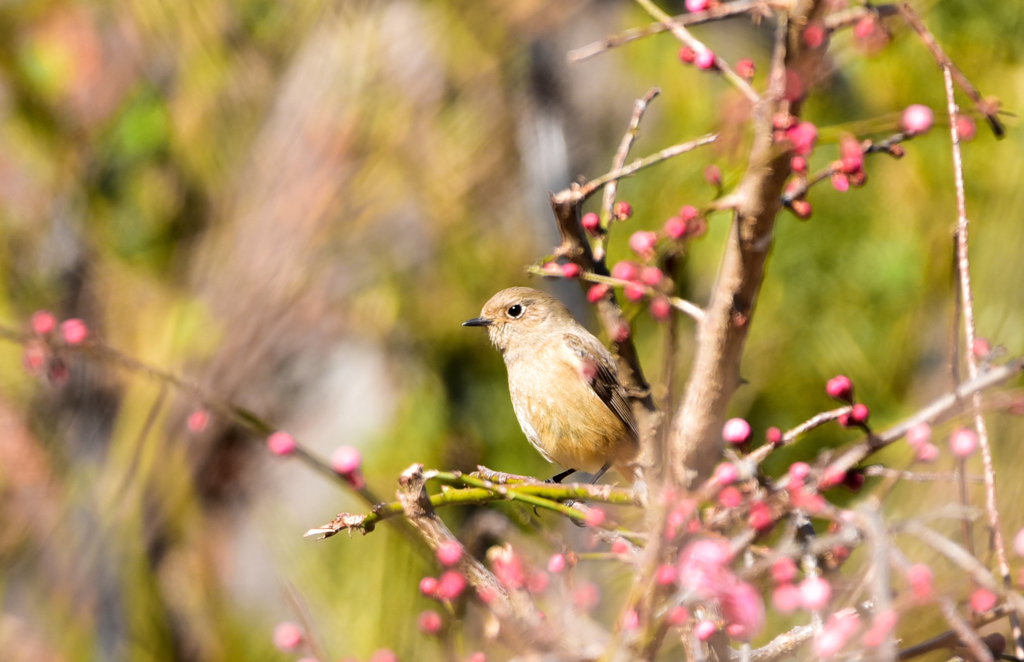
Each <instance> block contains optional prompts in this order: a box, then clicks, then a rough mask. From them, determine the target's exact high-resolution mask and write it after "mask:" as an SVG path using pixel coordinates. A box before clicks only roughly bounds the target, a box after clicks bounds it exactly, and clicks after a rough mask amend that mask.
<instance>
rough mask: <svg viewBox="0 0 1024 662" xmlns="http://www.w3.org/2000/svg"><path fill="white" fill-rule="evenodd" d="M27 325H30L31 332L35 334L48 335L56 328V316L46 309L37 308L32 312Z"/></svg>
mask: <svg viewBox="0 0 1024 662" xmlns="http://www.w3.org/2000/svg"><path fill="white" fill-rule="evenodd" d="M29 325H30V326H31V327H32V332H33V333H35V334H36V335H40V336H48V335H50V334H51V333H53V330H54V329H56V328H57V318H55V317H54V316H53V313H51V312H50V311H48V310H37V311H36V312H34V313H32V319H31V320H30V321H29Z"/></svg>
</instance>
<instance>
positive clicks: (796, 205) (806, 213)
mask: <svg viewBox="0 0 1024 662" xmlns="http://www.w3.org/2000/svg"><path fill="white" fill-rule="evenodd" d="M789 208H790V209H791V210H792V211H793V213H794V214H795V215H796V217H797V218H800V219H808V218H810V217H811V214H813V213H814V208H813V207H811V203H809V202H807V201H806V200H793V201H792V202H790V203H789Z"/></svg>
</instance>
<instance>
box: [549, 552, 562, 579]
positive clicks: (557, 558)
mask: <svg viewBox="0 0 1024 662" xmlns="http://www.w3.org/2000/svg"><path fill="white" fill-rule="evenodd" d="M563 570H565V555H563V554H552V555H551V558H549V559H548V572H550V573H552V574H556V573H559V572H562V571H563Z"/></svg>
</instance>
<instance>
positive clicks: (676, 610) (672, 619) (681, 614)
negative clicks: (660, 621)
mask: <svg viewBox="0 0 1024 662" xmlns="http://www.w3.org/2000/svg"><path fill="white" fill-rule="evenodd" d="M688 620H690V612H689V611H687V609H686V607H684V606H683V605H678V606H676V607H673V608H672V610H671V611H669V612H668V622H669V623H671V624H672V625H682V624H683V623H685V622H686V621H688Z"/></svg>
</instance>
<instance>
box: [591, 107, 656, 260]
mask: <svg viewBox="0 0 1024 662" xmlns="http://www.w3.org/2000/svg"><path fill="white" fill-rule="evenodd" d="M659 94H661V90H660V89H659V88H657V87H652V88H651V89H650V90H648V91H647V94H645V95H643V96H642V97H640V98H639V99H637V100H636V103H635V104H634V105H633V116H632V117H630V119H629V126H628V127H627V128H626V133H624V134H623V135H622V142H620V143H619V149H618V151H617V152H616V153H615V159H614V160H613V161H612V170H613V171H615V170H622V166H624V165H626V157H627V156H629V150H630V148H631V147H632V146H633V143H634V142H635V141H636V139H637V136H639V135H640V120H642V119H643V117H644V112H646V111H647V105H648V104H649V103H650V102H651V101H652V100H653V99H654V98H655V97H656V96H658V95H659ZM618 190H619V180H617V179H614V180H612V181H610V182H608V185H607V186H605V187H604V196H603V198H602V200H601V230H602V232H601V235H600V236H599V237H598V239H597V245H596V246H595V247H594V259H595V260H603V259H604V251H605V247H604V238H605V237H606V236H607V233H608V225H609V224H610V223H611V221H612V205H614V204H615V195H616V193H618Z"/></svg>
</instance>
